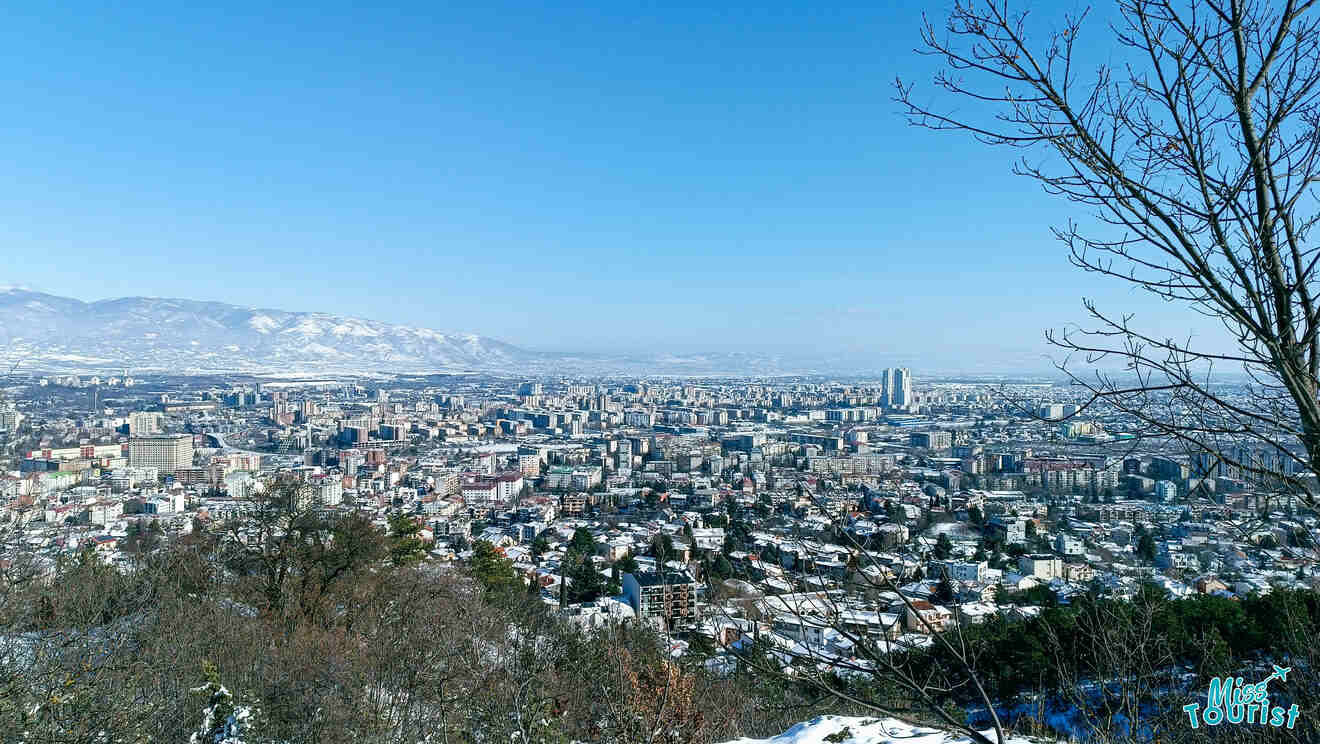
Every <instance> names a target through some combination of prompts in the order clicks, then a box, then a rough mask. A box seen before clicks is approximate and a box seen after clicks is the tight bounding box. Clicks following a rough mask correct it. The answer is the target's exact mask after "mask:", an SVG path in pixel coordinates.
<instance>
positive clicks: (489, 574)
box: [468, 540, 518, 591]
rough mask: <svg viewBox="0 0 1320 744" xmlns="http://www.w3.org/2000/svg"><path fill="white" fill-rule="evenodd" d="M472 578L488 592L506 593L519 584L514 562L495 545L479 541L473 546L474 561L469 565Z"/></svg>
mask: <svg viewBox="0 0 1320 744" xmlns="http://www.w3.org/2000/svg"><path fill="white" fill-rule="evenodd" d="M468 566H469V568H470V570H471V571H472V577H473V578H475V579H476V580H477V582H478V583H480V584H481V585H482V587H484V588H485V589H486V590H487V591H504V590H506V589H510V588H512V587H513V586H514V585H515V584H517V582H518V575H517V574H516V573H515V572H514V570H513V561H511V560H509V559H508V558H505V557H504V556H503V555H502V554H501V553H500V552H499V549H497V548H496V547H495V546H494V545H492V544H490V543H489V542H487V541H485V540H478V541H476V543H474V544H473V545H472V560H471V561H470V562H469V564H468Z"/></svg>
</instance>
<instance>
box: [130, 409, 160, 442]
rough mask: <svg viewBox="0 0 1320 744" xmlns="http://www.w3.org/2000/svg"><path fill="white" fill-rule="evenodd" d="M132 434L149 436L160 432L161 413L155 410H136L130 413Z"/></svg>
mask: <svg viewBox="0 0 1320 744" xmlns="http://www.w3.org/2000/svg"><path fill="white" fill-rule="evenodd" d="M128 433H129V435H130V436H135V437H147V436H151V435H153V434H159V433H160V414H159V413H155V412H154V411H135V412H134V413H130V414H129V415H128Z"/></svg>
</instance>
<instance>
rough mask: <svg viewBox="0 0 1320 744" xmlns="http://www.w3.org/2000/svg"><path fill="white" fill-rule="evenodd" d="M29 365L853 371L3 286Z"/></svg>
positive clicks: (7, 337) (0, 336)
mask: <svg viewBox="0 0 1320 744" xmlns="http://www.w3.org/2000/svg"><path fill="white" fill-rule="evenodd" d="M15 361H19V362H21V364H22V367H23V369H26V370H42V371H68V372H74V371H95V370H119V369H123V368H131V369H134V370H137V371H140V372H141V371H168V372H175V373H179V374H193V373H203V372H298V373H313V374H317V373H353V372H362V373H379V372H384V373H432V372H489V373H507V374H520V375H525V374H532V373H556V374H559V373H562V374H642V375H646V374H668V375H775V374H806V373H821V372H829V371H838V370H840V369H847V370H852V369H854V367H852V366H850V365H848V364H847V361H846V360H840V359H831V358H821V357H815V356H812V357H810V358H800V357H799V358H794V359H788V358H784V357H782V356H779V355H775V354H758V353H749V352H702V353H695V354H686V353H675V352H672V351H669V350H662V349H658V350H657V351H656V352H654V353H650V354H620V353H602V352H597V351H587V352H582V353H568V352H563V353H561V352H542V351H531V350H528V349H522V348H519V347H517V346H514V345H512V344H508V343H504V342H502V341H497V340H495V339H493V338H489V337H486V336H482V335H479V334H476V333H466V332H464V333H458V332H448V331H437V330H432V329H429V328H413V327H409V326H402V325H395V324H391V323H381V322H378V321H374V320H364V319H362V318H352V317H346V316H341V315H332V314H328V313H308V312H287V311H283V310H267V309H261V308H254V307H239V306H236V305H229V304H225V303H223V302H199V301H196V300H180V299H163V298H156V297H123V298H120V299H114V300H101V301H99V302H82V301H81V300H75V299H71V298H68V297H58V296H55V295H51V294H45V293H42V292H37V291H34V290H31V289H27V288H25V287H17V286H0V362H10V363H12V362H15Z"/></svg>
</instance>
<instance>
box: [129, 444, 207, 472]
mask: <svg viewBox="0 0 1320 744" xmlns="http://www.w3.org/2000/svg"><path fill="white" fill-rule="evenodd" d="M192 461H193V440H192V435H191V434H161V435H158V436H150V437H133V438H132V439H130V440H129V442H128V464H129V465H132V466H133V467H135V468H156V469H157V470H159V471H160V472H162V473H165V472H170V471H174V470H178V469H179V468H186V467H191V466H192Z"/></svg>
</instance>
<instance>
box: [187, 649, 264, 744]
mask: <svg viewBox="0 0 1320 744" xmlns="http://www.w3.org/2000/svg"><path fill="white" fill-rule="evenodd" d="M202 674H203V675H204V677H205V678H206V683H205V684H203V685H202V686H201V687H197V688H194V689H193V692H194V693H197V694H199V695H203V696H205V697H206V707H205V708H204V709H203V710H202V722H201V725H199V726H198V728H197V730H196V731H194V732H193V734H192V736H190V737H189V738H188V744H251V742H252V739H251V730H250V729H251V728H253V718H254V717H255V711H253V709H252V708H250V707H248V706H246V705H238V704H237V703H235V702H234V696H233V694H231V693H230V692H229V690H228V689H227V688H226V687H225V686H224V685H222V684H220V673H219V671H218V670H217V669H216V667H215V664H212V663H211V662H209V661H203V662H202Z"/></svg>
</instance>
